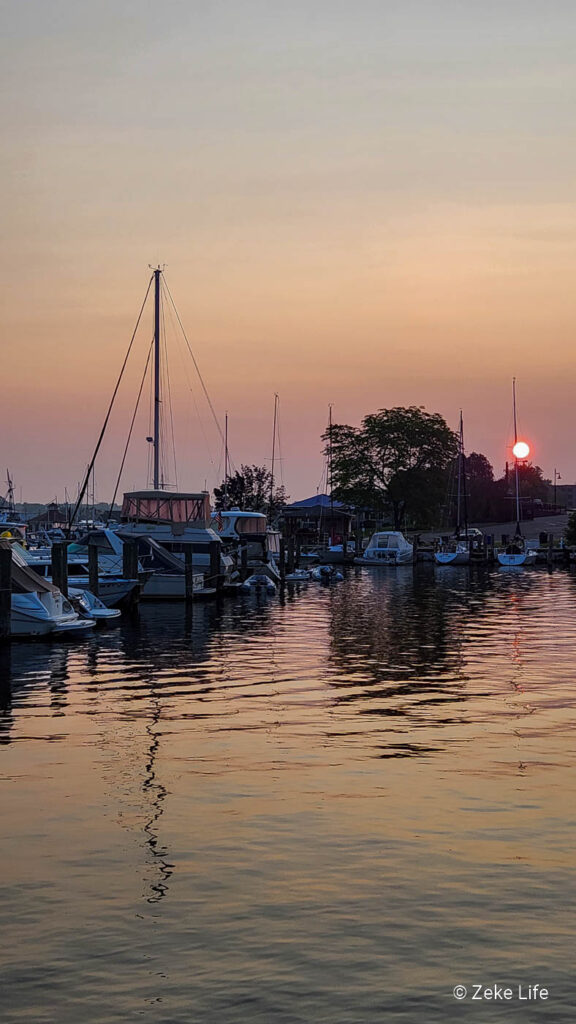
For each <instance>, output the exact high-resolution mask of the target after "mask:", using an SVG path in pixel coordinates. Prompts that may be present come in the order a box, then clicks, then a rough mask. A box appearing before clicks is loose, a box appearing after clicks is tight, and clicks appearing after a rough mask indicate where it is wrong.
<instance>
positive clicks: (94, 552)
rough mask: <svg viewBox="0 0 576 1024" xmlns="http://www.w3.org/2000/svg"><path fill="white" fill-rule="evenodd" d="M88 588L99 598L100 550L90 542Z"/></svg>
mask: <svg viewBox="0 0 576 1024" xmlns="http://www.w3.org/2000/svg"><path fill="white" fill-rule="evenodd" d="M88 588H89V590H90V591H91V593H92V594H94V595H95V596H96V597H98V591H99V580H98V548H97V547H96V545H95V544H90V542H88Z"/></svg>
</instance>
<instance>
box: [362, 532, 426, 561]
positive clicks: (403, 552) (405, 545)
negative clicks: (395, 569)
mask: <svg viewBox="0 0 576 1024" xmlns="http://www.w3.org/2000/svg"><path fill="white" fill-rule="evenodd" d="M413 555H414V548H413V546H412V544H410V543H409V542H408V541H407V540H406V538H405V536H404V534H403V533H400V531H399V530H381V531H380V532H379V533H373V534H372V536H371V538H370V540H369V542H368V547H367V548H366V549H365V551H364V553H363V554H362V555H360V556H358V557H357V558H355V559H354V562H355V563H356V565H408V564H409V563H410V562H412V559H413Z"/></svg>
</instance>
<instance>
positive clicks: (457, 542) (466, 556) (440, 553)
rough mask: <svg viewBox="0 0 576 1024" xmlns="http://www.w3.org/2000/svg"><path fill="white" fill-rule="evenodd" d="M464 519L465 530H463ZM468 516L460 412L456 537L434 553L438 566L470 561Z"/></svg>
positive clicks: (463, 563)
mask: <svg viewBox="0 0 576 1024" xmlns="http://www.w3.org/2000/svg"><path fill="white" fill-rule="evenodd" d="M462 518H463V519H464V530H462ZM467 534H468V514H467V506H466V463H465V458H464V422H463V420H462V410H460V431H459V436H458V485H457V491H456V524H455V530H454V536H453V537H450V538H448V539H447V540H445V541H443V542H442V543H441V545H440V546H439V547H438V549H437V550H436V551H435V552H434V559H435V561H436V562H437V563H438V565H467V564H468V562H469V561H470V541H469V539H468V535H467Z"/></svg>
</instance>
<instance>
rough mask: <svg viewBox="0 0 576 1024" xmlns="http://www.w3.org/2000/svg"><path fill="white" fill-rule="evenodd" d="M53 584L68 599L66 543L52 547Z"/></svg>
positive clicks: (59, 543) (60, 542) (62, 542)
mask: <svg viewBox="0 0 576 1024" xmlns="http://www.w3.org/2000/svg"><path fill="white" fill-rule="evenodd" d="M52 582H53V584H54V586H55V587H58V590H59V591H60V592H61V593H62V594H64V597H68V545H67V544H66V542H65V541H57V543H55V544H53V545H52Z"/></svg>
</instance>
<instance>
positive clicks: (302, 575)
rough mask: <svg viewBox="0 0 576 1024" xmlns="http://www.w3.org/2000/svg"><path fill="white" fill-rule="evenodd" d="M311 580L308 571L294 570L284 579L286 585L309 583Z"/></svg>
mask: <svg viewBox="0 0 576 1024" xmlns="http://www.w3.org/2000/svg"><path fill="white" fill-rule="evenodd" d="M310 578H311V574H310V570H309V569H294V571H293V572H289V573H287V574H286V576H285V577H284V581H285V582H286V583H309V582H310Z"/></svg>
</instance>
